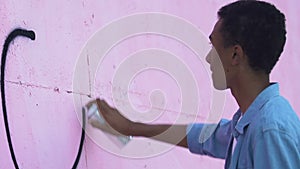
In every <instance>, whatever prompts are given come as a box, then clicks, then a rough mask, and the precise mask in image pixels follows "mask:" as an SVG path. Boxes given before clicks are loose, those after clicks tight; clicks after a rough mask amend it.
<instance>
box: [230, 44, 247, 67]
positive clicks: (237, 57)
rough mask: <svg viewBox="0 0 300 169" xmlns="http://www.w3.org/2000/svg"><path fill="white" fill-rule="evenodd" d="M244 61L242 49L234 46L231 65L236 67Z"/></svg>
mask: <svg viewBox="0 0 300 169" xmlns="http://www.w3.org/2000/svg"><path fill="white" fill-rule="evenodd" d="M244 59H245V56H244V51H243V48H242V47H241V46H240V45H234V47H233V52H232V62H231V64H232V65H238V64H240V63H241V62H243V60H244Z"/></svg>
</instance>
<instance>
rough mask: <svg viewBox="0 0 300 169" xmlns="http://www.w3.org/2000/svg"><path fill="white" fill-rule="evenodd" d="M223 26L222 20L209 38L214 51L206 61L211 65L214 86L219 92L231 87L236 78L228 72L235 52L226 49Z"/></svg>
mask: <svg viewBox="0 0 300 169" xmlns="http://www.w3.org/2000/svg"><path fill="white" fill-rule="evenodd" d="M221 26H222V20H218V22H217V23H216V24H215V26H214V29H213V31H212V33H211V35H210V36H209V39H210V41H211V44H212V49H211V50H210V52H209V53H208V55H207V56H206V61H207V62H208V63H209V64H210V69H211V71H212V80H213V85H214V87H215V88H216V89H218V90H224V89H227V88H228V87H230V82H231V81H232V79H233V78H234V76H233V74H232V73H231V72H230V71H228V70H230V68H231V65H232V64H231V63H232V57H233V55H234V50H233V47H226V48H225V47H224V43H223V37H222V34H221V31H220V30H221Z"/></svg>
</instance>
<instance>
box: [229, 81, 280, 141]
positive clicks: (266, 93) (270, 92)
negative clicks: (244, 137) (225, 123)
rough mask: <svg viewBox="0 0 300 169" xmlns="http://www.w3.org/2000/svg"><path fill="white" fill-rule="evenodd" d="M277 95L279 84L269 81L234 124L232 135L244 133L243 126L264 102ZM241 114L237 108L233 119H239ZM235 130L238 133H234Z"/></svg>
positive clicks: (248, 122) (251, 118)
mask: <svg viewBox="0 0 300 169" xmlns="http://www.w3.org/2000/svg"><path fill="white" fill-rule="evenodd" d="M277 95H279V85H278V83H271V84H270V85H269V86H268V87H267V88H265V89H264V90H263V91H262V92H261V93H260V94H259V95H258V96H257V97H256V98H255V99H254V101H253V102H252V103H251V105H250V106H249V107H248V109H247V110H246V112H245V113H244V115H243V117H242V118H241V119H240V121H239V122H238V123H237V124H236V126H235V130H233V135H234V136H235V137H236V136H237V135H238V134H243V133H244V128H245V127H246V126H247V125H248V124H250V123H251V122H252V120H253V119H254V118H255V116H256V115H257V114H259V110H260V109H261V108H262V107H263V106H264V104H265V103H266V102H267V101H269V100H270V99H271V98H272V97H274V96H277ZM240 115H241V110H240V109H239V110H238V111H237V112H236V113H235V115H234V117H233V120H236V118H237V120H238V119H239V117H240ZM234 131H237V132H238V133H235V132H234Z"/></svg>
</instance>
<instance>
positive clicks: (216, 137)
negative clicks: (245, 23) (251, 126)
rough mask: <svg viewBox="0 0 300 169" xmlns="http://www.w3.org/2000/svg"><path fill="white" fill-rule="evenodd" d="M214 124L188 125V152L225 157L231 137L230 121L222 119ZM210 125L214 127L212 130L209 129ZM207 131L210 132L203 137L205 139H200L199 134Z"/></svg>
mask: <svg viewBox="0 0 300 169" xmlns="http://www.w3.org/2000/svg"><path fill="white" fill-rule="evenodd" d="M216 125H217V126H216ZM216 125H213V124H203V123H196V124H189V125H188V127H187V143H188V148H189V150H190V152H192V153H196V154H201V155H208V156H211V157H215V158H221V159H225V156H226V151H227V146H228V145H229V140H230V138H231V121H228V120H225V119H222V120H221V121H220V122H219V123H218V124H216ZM210 126H211V127H213V128H214V130H213V131H211V130H210V129H211V128H210ZM214 126H215V127H214ZM207 130H209V131H207ZM207 132H211V133H212V134H209V137H208V138H206V139H204V140H205V141H201V140H202V139H201V136H200V135H203V133H207Z"/></svg>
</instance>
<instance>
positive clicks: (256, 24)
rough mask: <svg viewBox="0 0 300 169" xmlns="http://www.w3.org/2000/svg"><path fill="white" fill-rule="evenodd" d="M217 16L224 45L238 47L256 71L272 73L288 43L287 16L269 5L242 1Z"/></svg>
mask: <svg viewBox="0 0 300 169" xmlns="http://www.w3.org/2000/svg"><path fill="white" fill-rule="evenodd" d="M218 17H219V19H220V20H222V25H221V34H222V36H223V39H224V46H225V47H228V46H231V45H236V44H239V45H240V46H241V47H242V48H243V50H244V52H245V53H246V55H247V56H248V61H249V65H250V67H251V68H252V69H253V70H255V71H264V72H265V73H266V74H270V72H271V70H272V69H273V67H274V66H275V64H276V62H277V61H278V59H279V57H280V55H281V53H282V51H283V48H284V45H285V42H286V28H285V16H284V14H283V13H282V12H280V11H279V10H278V9H277V8H276V7H275V6H274V5H272V4H270V3H267V2H263V1H255V0H240V1H236V2H233V3H231V4H228V5H226V6H224V7H222V8H221V9H220V10H219V11H218Z"/></svg>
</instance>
